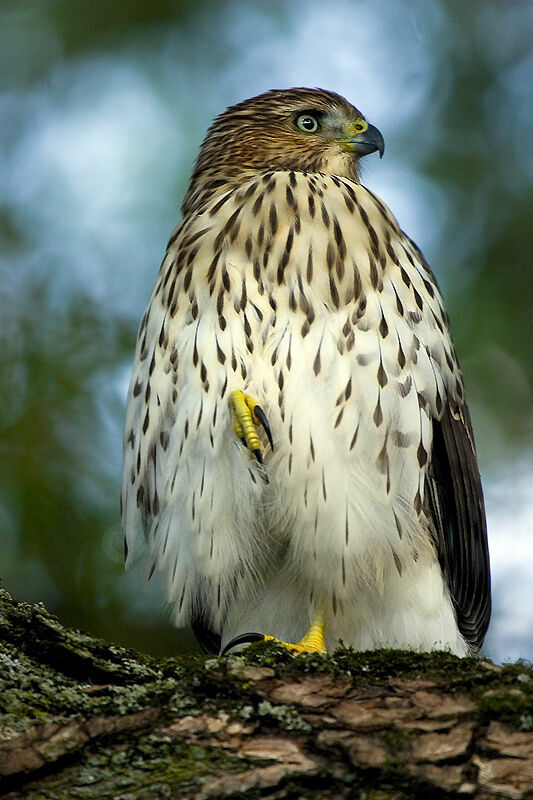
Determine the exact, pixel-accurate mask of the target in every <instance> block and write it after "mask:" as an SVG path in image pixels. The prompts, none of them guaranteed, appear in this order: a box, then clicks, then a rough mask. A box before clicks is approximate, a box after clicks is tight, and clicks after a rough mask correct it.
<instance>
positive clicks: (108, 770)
mask: <svg viewBox="0 0 533 800" xmlns="http://www.w3.org/2000/svg"><path fill="white" fill-rule="evenodd" d="M0 670H1V671H0V795H1V796H2V797H5V798H8V799H9V800H19V798H23V797H24V798H26V800H37V798H39V800H51V798H54V799H55V798H98V800H102V798H104V799H105V798H113V800H141V799H142V800H158V799H159V798H175V799H176V800H178V798H184V799H186V798H197V799H198V800H212V799H214V798H222V797H223V798H231V797H238V796H241V795H242V794H245V795H246V797H247V798H252V800H253V798H263V799H264V798H270V799H271V800H274V798H276V800H280V799H281V798H306V799H307V798H311V799H313V798H368V800H385V798H395V800H406V798H427V797H432V799H433V800H438V798H455V797H457V798H459V797H460V798H465V797H466V798H467V797H474V798H476V800H477V799H478V798H479V799H480V800H484V799H485V798H486V799H487V800H489V798H491V799H492V798H526V797H533V733H532V730H533V671H532V669H531V666H529V665H526V664H523V663H520V662H519V663H516V664H509V665H506V666H504V667H498V666H495V665H494V664H492V663H490V662H488V661H481V660H474V659H464V660H460V659H457V658H455V657H454V656H451V655H449V654H446V653H434V654H422V655H416V654H413V653H406V652H400V651H377V652H372V653H352V652H350V651H348V650H342V649H340V650H338V651H336V652H335V653H333V654H332V655H328V656H314V655H309V656H298V657H297V658H293V657H291V656H290V655H288V654H287V653H286V652H285V651H283V650H282V649H281V648H279V647H276V646H273V645H266V644H261V645H257V646H254V647H253V648H250V650H249V651H248V652H247V654H246V655H240V656H233V657H228V658H220V659H217V658H210V659H206V658H204V657H201V656H197V657H190V656H189V657H179V656H177V657H176V658H172V659H156V658H151V657H147V656H145V655H140V654H138V653H134V652H131V651H127V650H123V649H121V648H119V647H115V646H113V645H107V644H103V643H102V642H100V641H98V640H96V639H93V638H91V637H90V636H87V635H85V634H82V633H79V632H78V631H72V630H67V629H65V628H63V627H62V626H61V624H60V623H59V622H58V621H57V619H55V618H54V617H53V616H51V615H49V614H48V613H47V612H46V610H45V609H44V608H43V607H42V606H34V607H31V606H28V605H26V604H24V603H18V602H16V601H14V600H13V599H12V598H11V597H10V596H9V595H8V594H7V593H6V592H3V591H0Z"/></svg>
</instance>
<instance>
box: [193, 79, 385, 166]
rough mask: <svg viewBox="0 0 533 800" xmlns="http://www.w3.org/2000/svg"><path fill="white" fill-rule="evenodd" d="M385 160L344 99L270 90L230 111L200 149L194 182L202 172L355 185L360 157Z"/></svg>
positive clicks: (379, 141) (373, 133) (374, 132)
mask: <svg viewBox="0 0 533 800" xmlns="http://www.w3.org/2000/svg"><path fill="white" fill-rule="evenodd" d="M375 150H378V151H379V154H380V155H383V150H384V142H383V137H382V135H381V133H380V132H379V131H378V129H377V128H375V127H374V126H373V125H370V124H369V123H368V122H367V121H366V120H365V118H364V117H363V115H362V114H361V112H360V111H358V110H357V109H356V108H355V107H354V106H352V105H351V104H350V103H348V101H347V100H345V99H344V98H343V97H341V96H340V95H338V94H335V93H334V92H328V91H324V90H323V89H304V88H298V89H273V90H271V91H269V92H265V94H261V95H258V96H257V97H253V98H252V99H250V100H244V101H243V102H242V103H238V104H237V105H235V106H231V108H228V110H227V111H225V112H224V113H223V114H221V115H220V116H219V117H217V119H216V120H215V121H214V123H213V124H212V126H211V127H210V129H209V131H208V132H207V136H206V138H205V140H204V143H203V145H202V149H201V151H200V155H199V157H198V162H197V165H196V169H195V172H194V175H193V182H194V181H195V180H196V179H198V178H199V177H201V176H202V174H203V173H204V172H205V171H209V173H210V174H211V175H212V174H213V171H216V172H217V173H220V174H221V176H222V175H223V176H232V175H236V174H238V173H240V172H242V171H243V170H260V169H286V170H295V171H300V172H302V171H307V172H325V173H328V174H334V175H339V176H342V177H347V178H351V179H353V180H357V179H358V176H359V167H358V161H359V159H360V158H361V156H364V155H367V154H368V153H372V152H374V151H375Z"/></svg>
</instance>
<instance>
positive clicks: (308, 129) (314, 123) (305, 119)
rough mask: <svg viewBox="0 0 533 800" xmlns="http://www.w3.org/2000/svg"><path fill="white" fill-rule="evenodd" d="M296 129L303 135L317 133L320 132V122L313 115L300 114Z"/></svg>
mask: <svg viewBox="0 0 533 800" xmlns="http://www.w3.org/2000/svg"><path fill="white" fill-rule="evenodd" d="M296 127H297V128H298V129H299V130H301V131H302V132H303V133H316V132H317V130H318V127H319V126H318V120H317V118H316V117H314V116H313V115H312V114H300V116H299V117H298V118H297V119H296Z"/></svg>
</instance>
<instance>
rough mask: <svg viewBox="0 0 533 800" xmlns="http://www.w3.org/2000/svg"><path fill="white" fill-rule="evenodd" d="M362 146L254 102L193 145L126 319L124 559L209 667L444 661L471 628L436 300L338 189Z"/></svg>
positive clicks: (453, 397)
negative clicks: (398, 656) (151, 267)
mask: <svg viewBox="0 0 533 800" xmlns="http://www.w3.org/2000/svg"><path fill="white" fill-rule="evenodd" d="M383 149H384V144H383V138H382V136H381V133H380V132H379V131H378V129H377V128H376V127H374V126H373V125H371V124H369V123H368V122H367V120H366V119H365V117H364V116H363V115H362V114H361V112H360V111H358V110H357V109H356V108H355V107H354V106H353V105H351V104H350V103H349V102H347V101H346V100H345V99H344V98H343V97H340V96H339V95H337V94H335V93H333V92H330V91H323V90H318V89H317V90H314V89H306V88H296V89H289V90H272V91H269V92H266V93H265V94H261V95H259V96H258V97H254V98H252V99H250V100H246V101H244V102H242V103H239V104H237V105H234V106H232V107H231V108H229V109H228V110H227V111H225V112H224V113H223V114H221V115H220V116H219V117H218V118H217V119H216V120H215V121H214V123H213V124H212V126H211V128H210V129H209V131H208V133H207V135H206V138H205V140H204V142H203V145H202V147H201V150H200V154H199V157H198V160H197V162H196V166H195V168H194V172H193V175H192V179H191V182H190V186H189V189H188V191H187V194H186V196H185V200H184V203H183V209H182V210H183V219H182V221H181V223H180V224H179V225H178V227H177V228H176V230H175V231H174V233H173V234H172V236H171V238H170V241H169V243H168V247H167V251H166V255H165V257H164V260H163V263H162V265H161V269H160V272H159V277H158V279H157V283H156V286H155V289H154V291H153V294H152V297H151V299H150V302H149V305H148V308H147V310H146V313H145V315H144V317H143V319H142V322H141V326H140V330H139V335H138V342H137V349H136V355H135V364H134V369H133V376H132V379H131V385H130V391H129V397H128V403H127V414H126V427H125V445H124V476H123V488H122V501H123V503H122V505H123V523H124V528H125V536H126V562H127V563H129V561H130V560H131V557H132V556H131V553H132V546H133V545H136V544H137V543H138V542H142V540H143V539H144V541H145V542H146V545H147V546H146V547H145V548H144V549H145V553H146V554H147V556H148V564H147V572H148V575H149V577H150V578H151V577H152V576H153V575H154V574H156V575H159V576H160V578H161V579H162V580H163V581H164V582H165V583H166V590H167V593H168V599H169V601H170V602H171V603H172V607H173V613H174V616H175V621H176V624H178V625H187V624H189V625H191V626H192V628H193V630H194V631H195V633H196V636H197V638H198V640H199V642H200V644H201V645H202V646H203V648H204V649H205V650H206V651H207V652H212V653H219V652H220V651H221V650H222V651H223V652H226V651H228V650H229V649H231V648H232V647H234V646H236V645H241V646H242V644H243V643H245V642H250V641H254V640H258V639H265V638H266V639H269V638H275V639H278V640H280V641H282V642H285V643H287V646H289V647H293V648H294V649H295V651H296V652H298V651H300V650H310V651H322V652H324V651H325V650H330V649H332V648H334V647H335V646H336V645H337V644H338V643H339V642H343V643H344V644H345V645H349V646H352V647H353V648H355V649H357V650H364V649H374V648H382V647H391V648H407V649H413V650H418V651H428V650H432V649H434V648H440V649H447V650H449V651H451V652H452V653H455V654H457V655H459V656H464V655H467V654H471V653H473V652H475V651H476V650H477V649H478V648H479V647H480V646H481V644H482V642H483V637H484V635H485V631H486V629H487V625H488V622H489V616H490V577H489V562H488V549H487V536H486V525H485V514H484V506H483V496H482V490H481V483H480V477H479V471H478V466H477V458H476V451H475V448H474V440H473V436H472V427H471V423H470V417H469V413H468V408H467V405H466V401H465V393H464V388H463V379H462V375H461V371H460V369H459V366H458V362H457V358H456V355H455V350H454V347H453V344H452V340H451V338H450V333H449V328H448V316H447V314H446V311H445V309H444V306H443V302H442V299H441V296H440V293H439V289H438V286H437V282H436V280H435V277H434V276H433V273H432V272H431V270H430V268H429V266H428V264H427V263H426V261H425V259H424V257H423V255H422V253H421V252H420V250H419V249H418V247H417V246H416V244H415V243H414V242H413V241H412V240H411V239H410V238H409V237H408V236H407V235H406V234H405V233H404V232H403V231H402V230H401V228H400V227H399V225H398V223H397V221H396V219H395V218H394V216H393V215H392V214H391V212H390V211H389V209H388V208H387V207H386V206H385V204H384V203H383V202H382V201H381V200H380V199H379V198H378V197H376V195H375V194H373V193H372V192H371V191H370V190H369V189H367V188H365V187H364V186H363V185H362V184H361V183H360V180H359V159H360V158H361V157H363V156H365V155H366V154H369V153H372V152H375V151H378V152H379V154H380V155H382V154H383Z"/></svg>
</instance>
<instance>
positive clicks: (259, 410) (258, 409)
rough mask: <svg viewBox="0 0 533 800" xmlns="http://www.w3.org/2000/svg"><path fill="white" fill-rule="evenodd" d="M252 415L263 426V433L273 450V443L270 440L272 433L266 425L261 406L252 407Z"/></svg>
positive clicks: (266, 421)
mask: <svg viewBox="0 0 533 800" xmlns="http://www.w3.org/2000/svg"><path fill="white" fill-rule="evenodd" d="M254 414H255V416H256V417H257V419H258V420H259V422H260V423H261V425H262V426H263V428H264V430H265V433H266V435H267V439H268V441H269V442H270V447H271V448H272V450H274V442H273V440H272V431H271V430H270V425H269V424H268V420H267V416H266V414H265V412H264V411H263V409H262V408H261V406H254Z"/></svg>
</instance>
